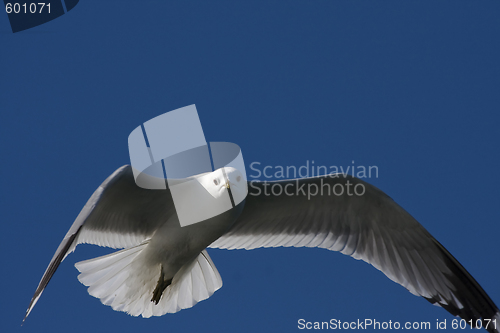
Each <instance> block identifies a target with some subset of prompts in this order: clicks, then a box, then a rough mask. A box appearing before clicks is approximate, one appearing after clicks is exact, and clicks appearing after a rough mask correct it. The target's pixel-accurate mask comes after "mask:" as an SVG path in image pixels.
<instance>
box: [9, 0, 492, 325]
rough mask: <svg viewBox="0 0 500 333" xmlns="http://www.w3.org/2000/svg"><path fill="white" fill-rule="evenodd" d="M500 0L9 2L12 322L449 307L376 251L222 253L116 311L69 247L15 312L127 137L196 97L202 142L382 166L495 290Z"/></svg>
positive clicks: (122, 154) (254, 319) (405, 200)
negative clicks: (393, 276) (47, 12)
mask: <svg viewBox="0 0 500 333" xmlns="http://www.w3.org/2000/svg"><path fill="white" fill-rule="evenodd" d="M499 10H500V2H498V1H482V2H480V3H478V2H472V1H439V2H437V1H419V2H417V1H404V2H401V1H384V2H382V1H318V0H314V1H293V0H289V1H269V0H262V1H261V0H252V1H250V0H249V1H229V0H228V1H164V0H162V1H136V2H132V1H120V2H118V1H98V0H86V1H83V0H82V1H80V3H79V4H78V5H77V6H76V7H75V8H74V9H73V10H72V11H71V12H69V13H68V14H66V15H63V16H62V17H60V18H58V19H56V20H54V21H51V22H49V23H47V24H44V25H41V26H38V27H35V28H33V29H30V30H27V31H24V32H20V33H16V34H12V32H11V30H10V26H9V22H8V19H7V15H5V14H4V15H0V40H1V45H2V52H1V55H0V59H1V63H2V71H1V73H2V74H1V75H0V111H1V114H2V125H1V126H2V130H1V131H0V139H1V142H2V146H1V153H2V161H3V163H2V166H1V171H2V174H3V177H2V186H1V188H2V192H1V195H2V199H1V202H2V212H3V213H2V222H3V223H2V228H3V230H2V233H1V244H2V251H3V256H2V261H3V265H2V266H3V267H4V268H3V272H2V275H1V284H2V302H1V305H0V307H1V311H0V313H2V320H1V321H0V326H1V329H0V330H1V331H2V332H6V331H8V332H48V331H50V332H67V331H68V329H70V330H71V331H72V332H89V331H92V332H115V331H123V332H137V331H169V332H183V331H189V332H195V331H203V332H227V331H239V332H256V331H259V332H260V331H263V332H276V331H285V332H294V331H300V330H299V329H298V328H297V321H298V320H299V319H305V320H307V321H328V320H330V319H332V318H334V319H339V320H342V321H352V320H357V319H361V320H364V319H365V318H369V319H375V320H378V321H389V320H392V321H393V322H394V321H399V322H405V321H411V322H413V321H419V322H420V321H430V322H431V323H433V324H435V322H436V320H439V321H443V320H445V319H446V320H447V322H448V329H449V330H450V331H452V330H451V328H450V326H451V320H452V319H453V318H454V317H452V316H451V315H449V314H448V313H447V312H446V311H444V310H443V309H440V308H437V307H434V306H431V305H430V303H428V302H427V301H425V300H424V299H422V298H418V297H415V296H413V295H411V294H410V293H409V292H407V291H406V290H405V289H404V288H403V287H401V286H399V285H397V284H395V283H393V282H392V281H390V280H389V279H387V278H386V277H385V276H384V275H383V274H382V273H380V272H379V271H377V270H376V269H374V268H373V267H371V266H370V265H368V264H366V263H364V262H361V261H356V260H354V259H352V258H350V257H346V256H343V255H341V254H339V253H335V252H329V251H326V250H320V249H293V248H292V249H289V248H278V249H259V250H253V251H224V250H210V251H209V253H210V255H211V256H212V259H213V261H214V263H215V264H216V266H217V268H218V269H219V272H220V273H221V276H222V279H223V282H224V286H223V287H222V289H220V290H219V291H217V292H216V293H215V294H214V295H213V296H212V297H211V298H210V299H208V300H206V301H203V302H201V303H199V304H198V305H196V306H195V307H194V308H192V309H188V310H183V311H181V312H179V313H177V314H174V315H166V316H163V317H158V318H151V319H147V320H146V319H142V318H134V317H130V316H128V315H126V314H124V313H120V312H115V311H112V310H111V308H109V307H106V306H104V305H102V304H101V303H100V301H99V300H98V299H96V298H93V297H91V296H89V295H88V294H87V291H86V288H85V287H84V286H83V285H81V284H80V283H79V282H78V280H77V279H76V276H77V270H76V269H75V268H74V266H73V265H74V263H75V262H78V261H80V260H84V259H87V258H91V257H95V256H98V255H101V254H103V253H107V250H106V249H102V248H99V247H96V246H89V245H81V246H79V247H78V248H77V251H76V253H75V254H72V255H71V256H69V257H68V258H67V259H66V260H65V261H64V262H63V264H62V265H61V266H60V268H59V270H58V271H57V273H56V274H55V276H54V278H53V280H52V281H51V283H50V284H49V286H48V288H47V289H46V291H45V292H44V294H43V296H42V298H41V299H40V301H39V302H38V304H37V306H36V307H35V308H34V310H33V312H32V314H31V315H30V317H29V318H28V320H27V322H26V324H25V325H24V326H23V327H20V324H21V320H22V318H23V316H24V311H25V310H26V307H27V306H28V303H29V301H30V299H31V296H32V294H33V292H34V290H35V288H36V286H37V284H38V282H39V280H40V278H41V276H42V274H43V272H44V270H45V268H46V266H47V264H48V262H49V260H50V258H51V257H52V255H53V253H54V251H55V249H56V248H57V246H58V244H59V242H60V241H61V239H62V237H63V236H64V234H65V233H66V231H67V230H68V228H69V227H70V225H71V224H72V223H73V220H74V218H75V217H76V216H77V214H78V213H79V211H80V209H81V208H82V207H83V205H84V204H85V202H86V201H87V199H88V198H89V196H90V195H91V194H92V192H93V191H94V190H95V189H96V188H97V186H98V185H99V184H100V183H101V182H102V181H103V180H104V179H105V178H106V177H107V176H108V175H109V174H111V172H113V171H114V170H115V169H116V168H118V167H120V166H121V165H123V164H128V163H129V156H128V148H127V137H128V135H129V133H130V132H131V131H132V130H133V129H134V128H135V127H137V126H138V125H139V124H141V123H143V122H144V121H146V120H149V119H151V118H153V117H155V116H157V115H159V114H162V113H164V112H167V111H170V110H173V109H177V108H179V107H183V106H186V105H190V104H196V106H197V108H198V113H199V116H200V119H201V122H202V124H203V129H204V133H205V136H206V138H207V141H229V142H234V143H237V144H238V145H239V146H240V147H241V149H242V152H243V157H244V159H245V163H246V165H247V167H248V166H249V165H250V163H252V162H255V161H257V162H260V163H262V165H272V166H276V165H284V166H286V165H295V166H301V165H304V164H305V163H306V161H308V160H309V161H313V160H314V162H315V164H316V165H326V166H330V165H339V166H340V165H342V166H347V165H351V164H352V161H354V162H355V164H356V165H376V166H378V170H379V177H378V178H374V179H369V180H368V181H369V182H371V183H372V184H374V185H376V186H377V187H379V188H380V189H382V190H383V191H385V192H386V193H387V194H389V195H390V196H391V197H392V198H393V199H395V200H396V202H398V203H399V204H400V205H401V206H403V207H404V208H405V209H406V210H407V211H408V212H410V213H411V214H412V215H413V216H414V217H415V218H416V219H417V220H419V221H420V222H421V223H422V224H423V225H424V227H425V228H427V230H429V231H430V232H431V233H432V234H433V235H434V236H435V237H436V238H437V239H438V240H439V241H440V242H441V243H442V244H443V245H444V246H445V247H446V248H447V249H448V250H449V251H450V252H451V253H452V254H453V255H454V256H455V257H456V258H457V259H458V260H459V261H460V262H461V263H462V264H463V266H464V267H465V268H466V269H467V270H468V271H469V272H470V273H471V274H472V275H473V276H474V277H475V278H476V280H477V281H478V282H479V283H480V284H481V286H482V287H483V288H484V289H485V290H486V292H487V293H488V294H489V295H490V297H491V298H492V299H493V300H494V301H495V302H496V303H497V305H498V304H500V287H499V285H498V276H499V275H500V268H499V267H500V265H499V259H498V258H499V254H500V250H499V248H498V234H499V231H500V226H499V223H498V221H499V219H500V213H499V211H498V209H497V207H498V200H499V198H500V190H499V188H500V186H499V185H500V184H499V180H498V165H499V164H500V157H499V152H500V144H499V142H500V140H499V139H498V134H499V129H498V124H499V121H500V116H499V112H498V111H499V106H500V94H499V93H498V92H499V91H500V65H499V62H498V59H500V38H499V35H500V19H499V18H498V12H499Z"/></svg>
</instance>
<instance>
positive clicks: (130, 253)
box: [75, 242, 222, 318]
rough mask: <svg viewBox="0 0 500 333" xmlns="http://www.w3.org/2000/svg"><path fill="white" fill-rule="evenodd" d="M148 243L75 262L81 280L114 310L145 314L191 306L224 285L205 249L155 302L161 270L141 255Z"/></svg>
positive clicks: (169, 311)
mask: <svg viewBox="0 0 500 333" xmlns="http://www.w3.org/2000/svg"><path fill="white" fill-rule="evenodd" d="M147 245H148V243H147V242H146V243H143V244H140V245H138V246H135V247H132V248H129V249H125V250H121V251H118V252H115V253H112V254H109V255H106V256H102V257H98V258H94V259H90V260H86V261H82V262H79V263H77V264H76V265H75V266H76V268H77V269H78V270H79V271H80V273H81V274H80V275H79V276H78V280H80V282H81V283H83V284H84V285H85V286H87V287H89V288H88V292H89V294H90V295H92V296H94V297H97V298H99V299H100V300H101V302H102V303H103V304H105V305H109V306H111V307H112V308H113V310H116V311H123V312H127V313H128V314H130V315H132V316H140V315H142V317H144V318H149V317H151V316H161V315H164V314H166V313H175V312H178V311H180V310H181V309H186V308H190V307H192V306H194V305H195V304H196V303H198V302H200V301H202V300H204V299H207V298H208V297H210V296H211V295H212V294H213V293H214V292H215V291H216V290H218V289H219V288H220V287H222V279H221V277H220V274H219V272H218V271H217V268H216V267H215V265H214V263H213V262H212V260H211V259H210V256H209V255H208V253H207V252H206V251H202V252H201V253H200V254H199V255H198V257H197V258H196V259H194V260H193V261H191V262H189V263H187V264H185V265H184V266H183V267H182V268H181V269H180V270H179V271H178V272H177V274H176V275H175V276H174V278H173V279H172V283H171V284H170V285H169V286H168V287H167V288H166V289H165V291H164V292H163V296H162V297H161V299H160V301H159V302H158V304H155V303H154V302H152V301H151V297H152V295H153V290H154V289H155V285H156V283H157V281H158V278H159V276H160V270H159V269H158V267H156V266H155V267H150V266H148V265H146V264H145V263H144V260H142V259H143V258H142V256H139V254H140V253H141V251H142V250H144V248H145V247H146V246H147Z"/></svg>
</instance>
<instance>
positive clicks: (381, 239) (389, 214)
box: [210, 175, 500, 332]
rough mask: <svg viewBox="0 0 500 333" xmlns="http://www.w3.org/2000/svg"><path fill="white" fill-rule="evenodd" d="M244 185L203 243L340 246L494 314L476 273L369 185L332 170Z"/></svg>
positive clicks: (466, 307)
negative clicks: (214, 236) (236, 203)
mask: <svg viewBox="0 0 500 333" xmlns="http://www.w3.org/2000/svg"><path fill="white" fill-rule="evenodd" d="M248 188H249V194H248V196H247V198H246V203H245V208H244V210H243V213H242V214H241V216H240V217H239V219H238V220H237V222H236V223H235V224H234V225H233V227H232V228H231V229H230V230H229V231H228V232H227V233H226V234H225V235H224V236H222V237H221V238H219V239H218V240H217V241H215V242H214V243H212V244H211V245H210V247H215V248H223V249H255V248H259V247H278V246H285V247H289V246H294V247H302V246H305V247H320V248H325V249H328V250H333V251H340V252H341V253H343V254H347V255H350V256H352V257H353V258H355V259H361V260H364V261H366V262H368V263H370V264H372V265H373V266H374V267H375V268H377V269H379V270H380V271H382V272H383V273H384V274H385V275H387V277H389V278H390V279H391V280H393V281H395V282H397V283H399V284H401V285H402V286H404V287H405V288H406V289H408V290H409V291H410V292H411V293H412V294H414V295H418V296H422V297H424V298H425V299H427V300H428V301H430V302H431V303H433V304H437V305H440V306H442V307H443V308H445V309H446V310H447V311H449V312H450V313H452V314H453V315H455V316H460V317H462V318H464V319H466V320H470V319H473V320H476V319H494V318H497V319H498V321H499V322H500V312H499V310H498V308H497V306H496V305H495V304H494V303H493V301H492V300H491V299H490V297H489V296H488V295H487V294H486V292H485V291H484V290H483V289H482V288H481V286H480V285H479V284H478V283H477V282H476V280H474V278H473V277H472V276H471V275H470V274H469V273H468V272H467V271H466V270H465V269H464V268H463V267H462V265H461V264H460V263H459V262H458V261H457V260H456V259H455V258H454V257H453V256H452V255H451V254H450V253H449V252H448V251H447V250H446V249H445V248H444V247H443V246H442V245H441V244H440V243H439V242H438V241H437V240H436V239H435V238H434V237H432V235H431V234H430V233H429V232H428V231H427V230H425V229H424V227H422V226H421V225H420V224H419V223H418V222H417V221H416V220H415V219H414V218H413V217H412V216H411V215H410V214H408V213H407V212H406V211H405V210H404V209H403V208H401V207H400V206H399V205H398V204H396V203H395V202H394V201H393V200H392V199H391V198H390V197H388V196H387V195H386V194H385V193H383V192H382V191H380V190H379V189H377V188H376V187H374V186H372V185H370V184H368V183H366V182H363V181H361V180H360V179H357V178H353V177H350V176H345V177H344V176H343V175H336V177H334V178H332V176H323V177H317V178H307V179H296V180H287V181H278V182H255V181H252V182H249V184H248ZM489 327H490V329H491V328H492V325H489ZM491 332H495V330H491Z"/></svg>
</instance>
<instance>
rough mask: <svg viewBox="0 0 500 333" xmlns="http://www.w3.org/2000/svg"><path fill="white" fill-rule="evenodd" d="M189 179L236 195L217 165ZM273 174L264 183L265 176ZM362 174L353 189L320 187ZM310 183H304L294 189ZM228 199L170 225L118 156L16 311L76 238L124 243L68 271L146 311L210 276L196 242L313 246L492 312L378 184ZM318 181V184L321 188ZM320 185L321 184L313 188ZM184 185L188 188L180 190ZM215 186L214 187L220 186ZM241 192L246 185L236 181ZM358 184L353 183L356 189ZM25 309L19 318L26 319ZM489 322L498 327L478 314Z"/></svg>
mask: <svg viewBox="0 0 500 333" xmlns="http://www.w3.org/2000/svg"><path fill="white" fill-rule="evenodd" d="M226 172H227V178H225V177H223V176H222V174H221V172H220V171H219V170H216V171H215V172H213V173H207V174H202V175H198V176H196V177H194V178H193V179H194V180H195V181H197V182H198V183H199V184H201V185H202V186H203V187H204V188H205V189H206V190H207V191H208V192H209V193H210V194H211V195H212V196H213V197H214V198H223V197H224V195H227V193H226V192H229V193H231V191H233V192H234V194H235V195H234V196H235V197H237V196H238V195H241V193H243V192H244V190H246V186H247V183H246V182H245V180H244V179H243V177H241V174H239V172H238V171H237V170H235V169H231V168H226ZM277 185H279V186H281V191H280V192H279V193H277V192H278V191H274V192H273V191H271V190H269V186H271V187H272V186H277ZM338 186H345V187H346V188H347V187H349V186H362V187H363V193H362V194H361V195H356V194H353V193H352V191H351V193H350V194H349V193H347V192H343V193H342V194H339V193H338V191H337V193H335V192H332V188H333V187H338ZM313 187H316V188H317V189H318V190H319V189H321V191H322V192H321V194H319V191H317V192H316V195H314V196H311V195H310V193H305V191H304V188H306V190H307V191H309V190H310V189H311V188H313ZM248 188H250V189H251V190H249V194H248V196H247V198H246V199H245V200H244V201H242V202H241V203H239V204H237V205H234V202H233V208H232V209H230V210H228V211H226V212H224V213H222V214H220V215H218V216H215V217H212V218H210V219H208V220H205V221H203V222H200V223H195V224H192V225H188V226H184V227H181V226H180V223H179V219H178V217H177V214H176V213H175V209H174V207H173V206H174V205H173V202H172V198H171V197H170V194H169V191H168V190H146V189H142V188H139V187H138V186H137V185H136V184H135V182H134V178H133V175H132V170H131V168H130V166H124V167H122V168H120V169H118V170H117V171H115V172H114V173H113V174H112V175H111V176H110V177H108V179H106V181H104V183H103V184H102V185H101V186H100V187H99V188H98V189H97V190H96V192H95V193H94V194H93V195H92V197H91V198H90V199H89V201H88V202H87V204H86V205H85V207H84V208H83V209H82V212H81V213H80V214H79V215H78V217H77V219H76V221H75V222H74V223H73V225H72V226H71V228H70V230H69V231H68V233H67V235H66V236H65V238H64V239H63V241H62V243H61V245H60V246H59V248H58V249H57V251H56V253H55V255H54V257H53V258H52V260H51V262H50V264H49V267H48V268H47V270H46V272H45V274H44V276H43V277H42V280H41V282H40V284H39V286H38V288H37V290H36V292H35V295H34V296H33V299H32V300H31V303H30V305H29V307H28V310H27V313H26V317H27V316H28V314H29V313H30V311H31V310H32V308H33V306H34V305H35V303H36V302H37V300H38V299H39V297H40V295H41V293H42V291H43V290H44V288H45V287H46V285H47V284H48V282H49V280H50V278H51V277H52V275H53V274H54V272H55V270H56V269H57V267H58V265H59V263H60V262H61V261H62V260H63V259H64V257H65V256H66V255H68V254H69V253H71V252H72V251H73V250H74V249H75V247H76V245H77V244H80V243H91V244H96V245H101V246H108V247H113V248H123V249H124V250H121V251H118V252H115V253H112V254H110V255H107V256H103V257H99V258H95V259H90V260H87V261H83V262H80V263H77V264H76V265H75V266H76V267H77V269H78V270H79V271H80V272H81V274H80V275H79V277H78V279H79V280H80V281H81V282H82V283H83V284H84V285H86V286H88V287H89V289H88V291H89V293H90V294H91V295H93V296H95V297H98V298H100V299H101V301H102V302H103V304H106V305H109V306H111V307H112V308H113V309H115V310H118V311H124V312H127V313H129V314H131V315H134V316H139V315H142V316H143V317H150V316H153V315H154V316H158V315H163V314H165V313H173V312H177V311H179V310H180V309H185V308H189V307H191V306H193V305H195V304H196V303H197V302H199V301H201V300H204V299H206V298H208V297H210V296H211V295H212V294H213V293H214V292H215V291H216V290H217V289H219V288H220V287H221V286H222V279H221V277H220V275H219V273H218V271H217V269H216V268H215V265H214V264H213V262H212V260H211V259H210V257H209V256H208V253H207V252H206V250H205V249H206V248H207V247H213V248H224V249H254V248H258V247H277V246H284V247H289V246H293V247H320V248H325V249H328V250H333V251H340V252H341V253H343V254H346V255H350V256H352V257H353V258H355V259H361V260H363V261H366V262H368V263H370V264H371V265H373V266H374V267H375V268H377V269H379V270H380V271H382V272H383V273H384V274H385V275H386V276H387V277H389V278H390V279H391V280H393V281H394V282H397V283H399V284H401V285H402V286H404V287H405V288H406V289H408V290H409V291H410V292H411V293H412V294H414V295H417V296H422V297H424V298H425V299H427V300H428V301H429V302H431V303H433V304H435V305H439V306H441V307H443V308H445V309H446V310H447V311H449V312H450V313H452V314H453V315H456V316H460V317H461V318H464V319H466V320H471V319H472V320H474V321H475V320H476V319H483V320H485V319H496V320H497V324H500V312H499V310H498V308H497V306H496V305H495V304H494V302H493V301H492V300H491V299H490V298H489V296H488V295H487V294H486V292H485V291H484V290H483V289H482V288H481V286H479V284H478V283H477V282H476V281H475V280H474V279H473V278H472V276H471V275H470V274H469V273H468V272H467V271H466V270H465V269H464V268H463V267H462V266H461V265H460V263H459V262H458V261H457V260H456V259H455V258H454V257H453V256H452V255H451V254H450V253H449V252H448V251H447V250H446V249H445V248H444V247H443V246H442V245H441V244H440V243H439V242H438V241H436V240H435V239H434V238H433V237H432V236H431V235H430V234H429V233H428V232H427V231H426V230H425V229H424V228H423V227H422V226H421V225H420V224H419V223H418V222H417V221H416V220H415V219H414V218H413V217H411V216H410V215H409V214H408V213H407V212H406V211H405V210H404V209H402V208H401V207H400V206H399V205H397V204H396V203H395V202H394V201H393V200H392V199H391V198H389V197H388V196H387V195H385V194H384V193H383V192H382V191H380V190H379V189H377V188H375V187H374V186H371V185H369V184H367V183H365V182H363V181H361V180H359V179H356V178H353V177H350V176H338V175H337V176H321V177H315V178H307V179H300V180H287V181H279V182H271V183H265V182H250V183H249V184H248ZM327 191H328V193H326V192H327ZM323 192H325V193H323ZM186 193H188V192H186ZM224 193H226V194H224ZM245 193H246V192H245ZM358 194H359V192H358ZM26 317H25V319H26ZM488 331H489V332H500V330H499V329H498V328H496V327H495V328H493V325H490V326H489V328H488Z"/></svg>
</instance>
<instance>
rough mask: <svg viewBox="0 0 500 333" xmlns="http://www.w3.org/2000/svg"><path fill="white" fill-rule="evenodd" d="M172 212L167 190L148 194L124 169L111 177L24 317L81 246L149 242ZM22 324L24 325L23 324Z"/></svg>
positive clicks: (82, 215)
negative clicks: (55, 275) (68, 256)
mask: <svg viewBox="0 0 500 333" xmlns="http://www.w3.org/2000/svg"><path fill="white" fill-rule="evenodd" d="M173 214H175V208H174V205H173V202H172V198H171V196H170V191H169V190H147V189H142V188H140V187H138V186H137V185H136V184H135V181H134V177H133V173H132V168H131V167H130V165H125V166H123V167H121V168H119V169H118V170H116V171H115V172H113V174H111V175H110V176H109V177H108V178H107V179H106V180H105V181H104V182H103V183H102V184H101V185H100V186H99V187H98V188H97V190H96V191H95V192H94V193H93V194H92V196H91V197H90V199H89V200H88V201H87V203H86V204H85V206H84V207H83V209H82V211H81V212H80V214H78V216H77V218H76V220H75V222H74V223H73V225H72V226H71V227H70V229H69V231H68V232H67V233H66V236H64V239H63V240H62V242H61V244H60V245H59V247H58V248H57V250H56V252H55V254H54V256H53V257H52V259H51V261H50V263H49V266H48V267H47V269H46V270H45V273H44V274H43V277H42V279H41V280H40V283H39V285H38V287H37V289H36V291H35V294H34V295H33V298H32V299H31V302H30V304H29V306H28V309H27V311H26V315H25V317H24V320H26V317H28V315H29V313H30V312H31V310H32V309H33V307H34V306H35V304H36V302H37V301H38V299H39V298H40V296H41V294H42V292H43V290H44V289H45V287H46V286H47V284H48V283H49V281H50V279H51V278H52V276H53V275H54V273H55V271H56V270H57V267H59V264H60V263H61V261H62V260H64V258H65V257H66V256H67V255H68V254H69V253H71V252H73V251H74V250H75V247H76V246H77V245H78V244H81V243H88V244H95V245H100V246H107V247H112V248H128V247H132V246H135V245H138V244H140V243H142V242H144V241H145V240H147V239H149V238H151V236H152V235H153V234H154V232H155V231H156V229H158V227H159V226H161V225H162V224H163V223H164V222H165V221H167V220H168V218H169V217H170V216H172V215H173ZM24 320H23V322H24Z"/></svg>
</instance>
